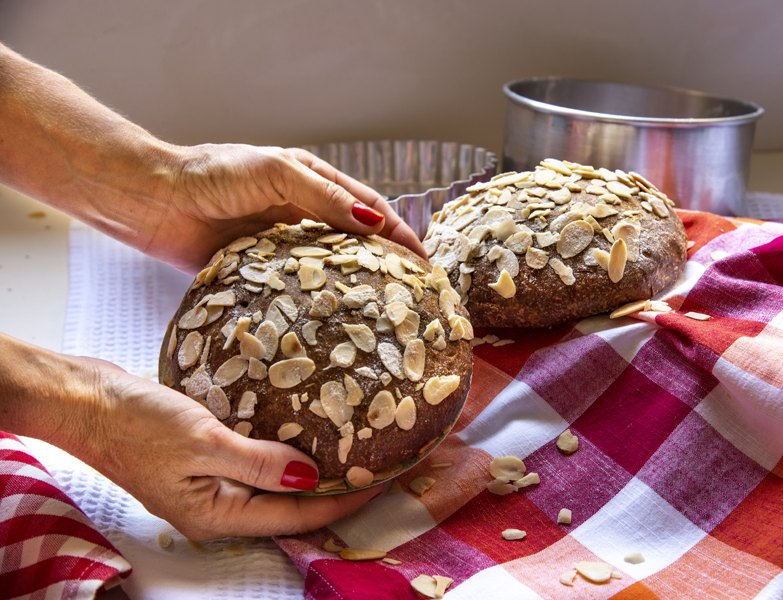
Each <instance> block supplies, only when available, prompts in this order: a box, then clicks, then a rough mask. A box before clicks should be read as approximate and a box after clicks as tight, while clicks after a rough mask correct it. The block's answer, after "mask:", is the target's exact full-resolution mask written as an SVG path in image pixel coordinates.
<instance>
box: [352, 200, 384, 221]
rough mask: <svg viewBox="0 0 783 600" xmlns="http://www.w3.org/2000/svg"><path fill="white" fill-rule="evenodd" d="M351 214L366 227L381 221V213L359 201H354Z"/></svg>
mask: <svg viewBox="0 0 783 600" xmlns="http://www.w3.org/2000/svg"><path fill="white" fill-rule="evenodd" d="M351 214H352V215H353V218H354V219H356V220H357V221H359V223H362V224H363V225H367V226H368V227H372V226H373V225H377V224H378V223H380V222H381V221H383V213H380V212H378V211H377V210H375V209H374V208H370V207H369V206H367V205H366V204H362V203H361V202H356V203H355V204H354V205H353V208H352V209H351Z"/></svg>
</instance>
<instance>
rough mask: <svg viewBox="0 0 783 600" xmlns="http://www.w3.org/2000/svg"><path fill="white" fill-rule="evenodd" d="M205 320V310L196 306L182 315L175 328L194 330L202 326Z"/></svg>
mask: <svg viewBox="0 0 783 600" xmlns="http://www.w3.org/2000/svg"><path fill="white" fill-rule="evenodd" d="M206 320H207V309H206V308H204V307H203V306H197V307H196V308H193V309H191V310H189V311H188V312H186V313H185V314H184V315H182V316H181V317H180V318H179V321H178V322H177V326H178V327H179V328H180V329H196V328H198V327H201V326H202V325H204V323H205V322H206Z"/></svg>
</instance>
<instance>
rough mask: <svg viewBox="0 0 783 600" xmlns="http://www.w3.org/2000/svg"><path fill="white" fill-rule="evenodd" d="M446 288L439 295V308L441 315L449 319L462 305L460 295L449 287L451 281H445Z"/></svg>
mask: <svg viewBox="0 0 783 600" xmlns="http://www.w3.org/2000/svg"><path fill="white" fill-rule="evenodd" d="M445 281H446V283H445V286H446V287H443V289H441V290H440V293H439V295H438V306H439V308H440V312H441V314H442V315H443V316H444V317H446V318H447V319H448V318H449V317H450V316H451V315H453V314H454V309H455V307H456V306H457V305H458V304H459V303H460V300H461V298H460V296H459V294H458V293H457V292H456V291H455V290H454V289H453V288H452V287H451V285H449V280H448V279H446V280H445Z"/></svg>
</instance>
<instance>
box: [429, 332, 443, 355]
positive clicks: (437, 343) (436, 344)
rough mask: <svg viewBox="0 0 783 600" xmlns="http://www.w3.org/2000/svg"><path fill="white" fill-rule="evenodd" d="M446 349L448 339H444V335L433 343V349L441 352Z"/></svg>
mask: <svg viewBox="0 0 783 600" xmlns="http://www.w3.org/2000/svg"><path fill="white" fill-rule="evenodd" d="M445 348H446V338H445V337H443V334H441V335H439V336H438V339H436V340H435V341H434V342H432V349H433V350H437V351H438V352H440V351H441V350H444V349H445Z"/></svg>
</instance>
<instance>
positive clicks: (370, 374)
mask: <svg viewBox="0 0 783 600" xmlns="http://www.w3.org/2000/svg"><path fill="white" fill-rule="evenodd" d="M356 374H357V375H361V376H362V377H367V378H368V379H373V380H377V379H378V375H376V374H375V371H373V370H372V369H371V368H370V367H359V368H358V369H356Z"/></svg>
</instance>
